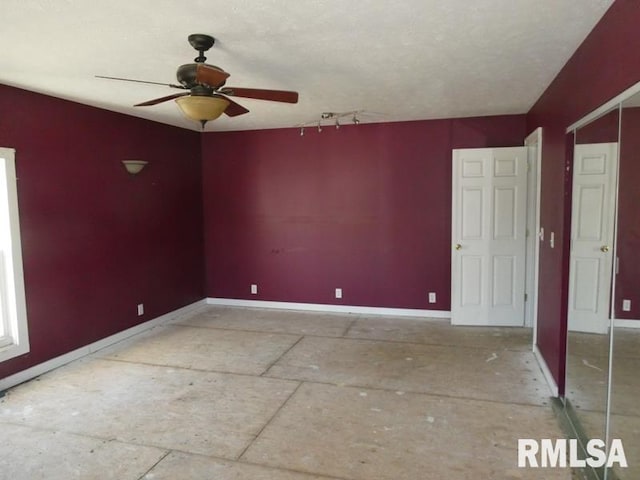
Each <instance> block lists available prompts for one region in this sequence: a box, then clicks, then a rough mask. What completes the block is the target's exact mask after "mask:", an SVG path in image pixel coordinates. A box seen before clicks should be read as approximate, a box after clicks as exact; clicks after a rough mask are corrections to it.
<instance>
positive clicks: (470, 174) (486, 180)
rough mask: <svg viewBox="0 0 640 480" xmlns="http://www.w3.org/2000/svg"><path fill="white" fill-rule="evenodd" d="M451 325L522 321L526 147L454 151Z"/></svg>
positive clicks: (524, 262) (516, 322)
mask: <svg viewBox="0 0 640 480" xmlns="http://www.w3.org/2000/svg"><path fill="white" fill-rule="evenodd" d="M452 203H453V208H452V237H451V238H452V243H453V245H452V257H451V323H452V324H454V325H490V326H522V325H524V305H525V265H526V259H525V255H526V224H527V218H526V217H527V148H526V147H508V148H480V149H464V150H454V151H453V197H452Z"/></svg>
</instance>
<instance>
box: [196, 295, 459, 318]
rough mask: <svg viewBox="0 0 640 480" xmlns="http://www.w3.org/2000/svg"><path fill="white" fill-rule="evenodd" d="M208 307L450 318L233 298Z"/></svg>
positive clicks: (447, 314) (445, 314)
mask: <svg viewBox="0 0 640 480" xmlns="http://www.w3.org/2000/svg"><path fill="white" fill-rule="evenodd" d="M207 304H208V305H220V306H228V307H249V308H275V309H279V310H303V311H304V310H306V311H310V312H328V313H356V314H359V315H388V316H395V317H420V318H425V317H427V318H451V312H449V311H446V310H420V309H412V308H386V307H360V306H355V305H329V304H323V303H293V302H270V301H265V300H241V299H235V298H207Z"/></svg>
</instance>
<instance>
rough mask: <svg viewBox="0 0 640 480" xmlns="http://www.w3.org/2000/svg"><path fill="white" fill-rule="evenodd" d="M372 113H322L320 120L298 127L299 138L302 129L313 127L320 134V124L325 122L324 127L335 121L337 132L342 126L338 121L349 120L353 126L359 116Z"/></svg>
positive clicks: (357, 111) (302, 133) (357, 122)
mask: <svg viewBox="0 0 640 480" xmlns="http://www.w3.org/2000/svg"><path fill="white" fill-rule="evenodd" d="M372 114H374V113H373V112H365V111H364V110H351V111H349V112H322V113H321V114H320V118H319V119H317V120H310V121H308V122H304V123H301V124H299V125H298V127H300V136H301V137H303V136H304V129H305V128H306V127H313V126H315V127H316V128H317V129H318V132H322V126H323V125H322V122H323V121H325V120H326V122H325V125H326V124H327V123H330V121H331V120H335V124H334V125H335V127H336V130H339V129H340V127H341V126H342V125H343V124H342V123H340V119H341V118H342V119H347V120H348V119H351V121H352V122H353V124H354V125H358V124H359V123H360V119H359V118H358V116H359V115H372ZM375 115H382V114H379V113H375Z"/></svg>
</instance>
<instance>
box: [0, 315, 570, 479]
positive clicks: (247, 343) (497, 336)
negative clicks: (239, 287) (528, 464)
mask: <svg viewBox="0 0 640 480" xmlns="http://www.w3.org/2000/svg"><path fill="white" fill-rule="evenodd" d="M529 345H530V332H529V331H528V330H524V329H490V328H463V327H451V326H449V325H448V322H445V321H438V320H431V321H426V320H409V319H403V318H390V317H362V316H357V315H327V314H314V313H302V312H284V311H275V310H257V309H240V308H222V307H208V308H206V309H202V310H200V311H198V312H195V313H193V314H191V315H189V316H186V317H183V318H180V319H178V320H177V321H174V322H172V323H171V324H168V325H164V326H161V327H156V328H154V329H152V330H150V331H149V332H147V333H144V334H141V335H138V336H136V337H133V338H131V339H129V340H127V341H124V342H121V343H119V344H117V345H115V346H112V347H110V348H108V349H105V350H102V351H100V352H98V353H96V354H94V355H92V356H90V357H86V358H84V359H82V360H80V361H76V362H74V363H71V364H69V365H66V366H64V367H62V368H59V369H57V370H55V371H52V372H50V373H48V374H46V375H43V376H42V377H40V378H38V379H36V380H33V381H31V382H28V383H26V384H23V385H20V386H18V387H16V388H14V389H11V390H9V391H8V392H7V393H6V395H5V396H4V397H3V398H1V399H0V478H2V479H12V480H22V479H25V480H27V479H28V480H36V479H47V480H56V479H60V480H63V479H64V480H69V479H83V480H84V479H117V480H129V479H131V480H139V479H145V480H165V479H167V480H168V479H171V480H175V479H203V480H205V479H207V480H209V479H211V480H213V479H215V480H270V479H278V480H314V479H315V480H323V479H325V480H327V479H336V480H337V479H343V480H422V479H438V478H446V479H455V480H464V479H483V480H489V479H495V480H508V479H541V478H545V479H550V480H552V479H569V478H571V472H570V471H568V470H567V469H554V470H551V469H544V470H537V469H518V468H517V444H518V438H536V439H540V438H562V437H563V434H562V432H561V431H560V429H559V427H558V424H557V420H556V418H555V416H554V414H553V411H552V408H551V406H550V405H549V401H550V398H549V397H550V391H549V389H548V387H547V385H546V383H545V381H544V378H543V376H542V374H541V372H540V370H539V368H538V365H537V363H536V361H535V359H534V357H533V355H532V353H531V352H530V347H529Z"/></svg>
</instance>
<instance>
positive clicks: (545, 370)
mask: <svg viewBox="0 0 640 480" xmlns="http://www.w3.org/2000/svg"><path fill="white" fill-rule="evenodd" d="M533 355H534V356H535V357H536V360H538V365H539V366H540V370H542V375H544V378H545V380H546V381H547V385H549V389H550V390H551V395H552V396H553V397H556V398H557V397H558V395H559V394H558V384H557V383H556V381H555V379H554V378H553V375H552V374H551V370H549V366H548V365H547V362H546V361H545V359H544V357H543V356H542V352H540V349H539V348H538V345H534V346H533Z"/></svg>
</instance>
